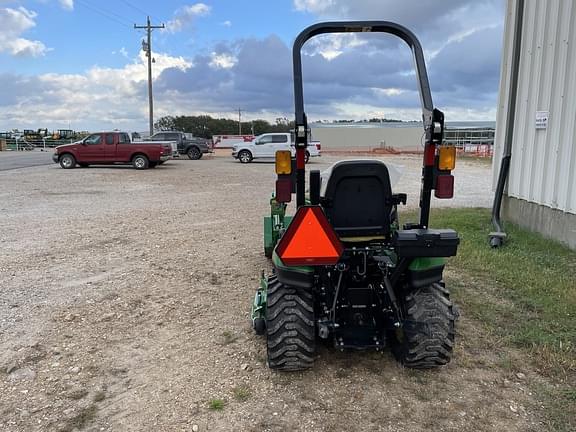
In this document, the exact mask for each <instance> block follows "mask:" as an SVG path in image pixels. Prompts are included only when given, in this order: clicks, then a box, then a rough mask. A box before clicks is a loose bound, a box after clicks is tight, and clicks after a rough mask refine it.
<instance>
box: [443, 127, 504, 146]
mask: <svg viewBox="0 0 576 432" xmlns="http://www.w3.org/2000/svg"><path fill="white" fill-rule="evenodd" d="M494 132H495V131H494V129H492V128H446V129H445V130H444V142H445V143H446V144H451V145H454V146H456V147H458V148H461V149H465V148H466V146H469V145H475V146H479V145H488V146H492V145H494Z"/></svg>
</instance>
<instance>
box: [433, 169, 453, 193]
mask: <svg viewBox="0 0 576 432" xmlns="http://www.w3.org/2000/svg"><path fill="white" fill-rule="evenodd" d="M434 196H435V197H436V198H440V199H450V198H453V197H454V176H453V175H452V174H440V175H438V176H437V177H436V188H435V190H434Z"/></svg>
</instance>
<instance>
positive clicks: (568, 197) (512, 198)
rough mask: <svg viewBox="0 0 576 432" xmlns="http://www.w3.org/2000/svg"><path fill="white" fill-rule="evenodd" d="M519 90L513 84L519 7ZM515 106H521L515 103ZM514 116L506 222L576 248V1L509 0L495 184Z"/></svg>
mask: <svg viewBox="0 0 576 432" xmlns="http://www.w3.org/2000/svg"><path fill="white" fill-rule="evenodd" d="M518 4H519V5H522V4H523V8H522V9H521V10H522V16H521V22H522V28H521V33H519V34H520V47H519V50H517V52H518V53H519V54H520V55H519V63H518V75H517V87H516V88H517V95H516V98H515V99H516V100H515V104H514V103H513V101H511V97H510V93H511V90H510V89H511V88H510V83H511V82H512V83H514V82H515V80H514V76H513V73H511V69H513V68H512V67H511V65H512V63H513V56H514V53H513V51H514V50H513V47H514V42H515V33H517V32H516V31H515V29H517V27H516V24H517V21H520V20H518V19H517V18H518V15H517V10H516V6H517V5H518ZM514 105H515V107H514ZM510 108H512V110H513V112H511V115H512V116H513V118H514V124H513V132H511V136H512V139H511V158H510V172H509V177H508V185H507V189H506V190H505V192H504V199H503V203H502V206H503V207H502V210H503V217H504V220H511V221H514V222H515V223H518V224H520V225H522V226H525V227H527V228H530V229H532V230H534V231H538V232H540V233H542V234H543V235H544V236H546V237H549V238H554V239H557V240H560V241H562V242H564V243H565V244H567V245H569V246H570V247H572V248H574V249H576V1H574V0H544V1H543V0H508V5H507V13H506V23H505V30H504V45H503V53H502V72H501V79H500V98H499V104H498V116H497V127H496V138H495V157H494V168H495V169H494V185H496V182H497V178H498V172H499V168H500V159H501V157H502V154H503V152H504V151H505V141H506V136H507V135H506V131H507V128H508V127H509V126H510V125H508V124H507V123H508V121H507V119H508V118H510V117H509V116H508V110H509V109H510Z"/></svg>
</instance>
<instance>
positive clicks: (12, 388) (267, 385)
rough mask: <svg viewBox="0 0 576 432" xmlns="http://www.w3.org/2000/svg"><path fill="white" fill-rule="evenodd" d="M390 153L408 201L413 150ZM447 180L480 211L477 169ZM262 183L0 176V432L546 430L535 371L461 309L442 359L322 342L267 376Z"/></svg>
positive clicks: (192, 172) (256, 167) (38, 172)
mask: <svg viewBox="0 0 576 432" xmlns="http://www.w3.org/2000/svg"><path fill="white" fill-rule="evenodd" d="M384 159H386V160H389V161H392V162H393V163H395V164H398V165H403V166H404V167H405V169H406V174H405V176H404V178H403V180H402V182H401V186H400V187H397V188H396V191H397V192H407V193H408V194H409V205H410V206H411V207H414V206H416V205H417V194H418V189H419V174H420V171H419V168H418V166H419V158H415V157H388V158H384ZM334 161H336V158H335V157H323V158H322V162H321V163H319V162H317V161H314V163H312V167H315V168H320V169H323V168H324V167H326V166H328V165H329V163H332V162H334ZM456 176H457V178H456V181H457V184H458V190H457V191H456V195H457V198H456V199H455V200H453V201H451V202H444V203H443V204H449V205H453V206H488V205H490V195H491V193H490V181H491V175H490V166H489V165H487V164H484V163H478V162H460V163H459V166H458V168H457V171H456ZM274 177H275V176H274V173H273V165H272V164H270V163H253V164H251V165H247V166H242V165H240V164H238V163H235V162H233V161H232V160H231V159H229V158H228V157H215V158H207V159H206V160H204V159H203V160H201V161H188V160H181V161H171V162H169V163H167V164H166V165H164V166H161V167H159V168H157V169H155V170H149V171H143V172H140V171H135V170H132V169H130V168H125V167H108V168H89V169H75V170H71V171H65V170H62V169H60V168H59V167H57V166H56V165H51V166H42V167H34V168H29V169H22V170H12V171H6V172H2V173H0V184H1V185H2V188H1V190H0V215H1V217H2V219H1V222H0V224H1V231H0V286H1V287H2V289H1V291H0V430H7V431H34V430H50V431H52V430H60V431H72V430H88V431H109V430H115V431H118V430H132V431H143V430H162V431H164V430H175V431H194V430H200V431H208V430H210V431H232V430H234V431H285V430H302V431H340V430H344V431H364V430H366V431H376V430H378V431H468V430H474V431H504V430H505V431H539V430H542V426H541V424H540V423H539V417H538V415H537V412H538V407H537V405H536V402H535V399H534V396H533V395H532V393H531V392H530V390H529V389H528V386H527V384H526V380H527V379H530V377H526V376H522V377H516V376H514V375H513V376H510V373H509V371H506V370H504V369H503V368H501V367H500V366H499V364H498V361H497V359H496V356H495V354H494V353H493V352H492V350H491V345H490V339H489V336H488V335H486V334H483V333H482V330H480V328H479V326H477V325H476V323H474V322H473V321H470V320H469V319H468V318H467V316H466V311H465V310H463V311H461V319H460V321H459V329H458V347H457V350H456V354H455V358H454V361H453V362H452V363H451V364H450V365H449V366H447V367H445V368H443V369H441V370H439V371H434V372H415V371H409V370H403V369H402V368H401V367H399V366H398V365H397V363H396V362H395V361H394V360H393V358H392V356H391V355H390V354H388V353H385V354H376V353H338V352H336V351H334V350H332V349H329V348H323V349H321V350H320V352H319V357H318V360H317V362H316V365H315V368H314V370H312V371H309V372H306V373H296V374H278V373H272V372H270V371H269V370H268V369H267V367H266V365H265V341H264V340H263V339H261V338H259V337H257V336H255V335H254V334H253V332H252V330H251V328H250V323H249V319H248V316H249V310H250V303H251V300H252V297H253V294H254V290H255V288H256V286H257V282H258V276H259V274H260V272H261V271H262V270H263V269H266V270H268V269H269V268H270V265H269V263H268V261H267V260H266V259H265V258H264V256H263V253H262V233H261V229H262V228H261V218H262V216H263V215H264V214H265V213H266V211H267V201H268V198H269V196H270V192H271V190H272V186H273V180H274ZM437 204H438V203H435V205H437ZM210 401H212V402H210ZM221 404H222V405H223V407H222V409H220V410H218V409H214V408H219V407H220V405H221Z"/></svg>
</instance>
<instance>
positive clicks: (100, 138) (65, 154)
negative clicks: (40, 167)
mask: <svg viewBox="0 0 576 432" xmlns="http://www.w3.org/2000/svg"><path fill="white" fill-rule="evenodd" d="M171 154H172V147H171V146H170V143H166V142H154V141H142V142H132V141H131V140H130V135H129V134H128V133H126V132H98V133H93V134H91V135H88V136H87V137H86V138H84V139H83V140H82V141H78V142H75V143H72V144H64V145H61V146H58V147H56V148H55V152H54V155H53V156H52V160H53V161H54V162H56V163H59V164H60V166H61V167H62V168H65V169H70V168H74V167H75V166H76V164H78V165H80V166H81V167H87V166H89V165H91V164H93V165H97V164H98V165H111V164H132V166H134V168H136V169H141V170H142V169H147V168H155V167H156V166H157V165H159V164H162V163H164V162H165V161H167V160H168V159H170V155H171Z"/></svg>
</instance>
